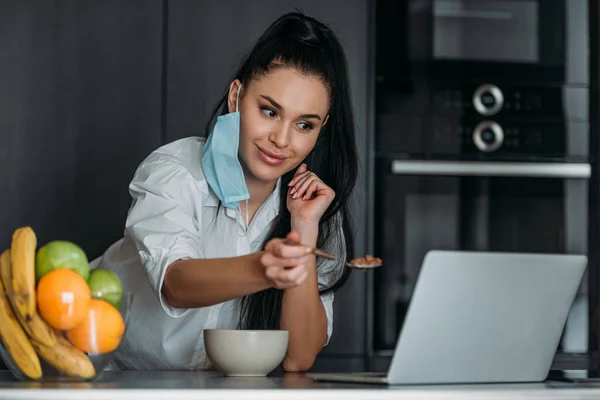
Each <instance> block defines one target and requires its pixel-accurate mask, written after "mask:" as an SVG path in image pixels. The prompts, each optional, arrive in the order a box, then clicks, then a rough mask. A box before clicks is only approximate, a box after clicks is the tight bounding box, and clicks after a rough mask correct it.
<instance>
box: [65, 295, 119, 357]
mask: <svg viewBox="0 0 600 400" xmlns="http://www.w3.org/2000/svg"><path fill="white" fill-rule="evenodd" d="M124 333H125V321H123V317H122V316H121V313H120V312H119V311H118V310H117V309H116V308H114V307H113V306H111V305H110V304H109V303H108V302H106V301H104V300H100V299H92V301H91V302H90V309H89V312H88V313H87V315H86V318H85V319H84V320H83V321H81V323H79V324H78V325H77V326H76V327H75V328H73V329H71V330H70V331H68V332H67V339H69V341H70V342H71V343H72V344H73V346H75V347H77V348H78V349H79V350H81V351H83V352H86V353H90V354H102V353H109V352H111V351H113V350H115V349H116V348H117V347H119V343H121V339H122V338H123V334H124Z"/></svg>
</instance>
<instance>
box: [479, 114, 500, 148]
mask: <svg viewBox="0 0 600 400" xmlns="http://www.w3.org/2000/svg"><path fill="white" fill-rule="evenodd" d="M503 142H504V130H503V129H502V127H501V126H500V125H498V124H497V123H496V122H494V121H482V122H480V123H479V124H477V126H476V127H475V129H474V130H473V143H475V147H477V148H478V149H479V150H481V151H485V152H492V151H496V150H498V148H500V146H502V143H503Z"/></svg>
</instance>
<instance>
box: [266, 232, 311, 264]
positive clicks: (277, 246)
mask: <svg viewBox="0 0 600 400" xmlns="http://www.w3.org/2000/svg"><path fill="white" fill-rule="evenodd" d="M265 251H266V252H267V253H270V254H272V255H273V256H275V257H277V258H287V259H291V258H299V257H302V256H306V255H307V254H310V253H312V249H311V248H310V247H308V246H304V245H301V244H299V243H298V241H297V240H294V237H293V236H292V237H290V236H289V235H288V238H287V239H286V240H283V239H273V240H271V241H270V242H269V243H268V244H267V246H265ZM287 266H289V267H292V266H293V265H287Z"/></svg>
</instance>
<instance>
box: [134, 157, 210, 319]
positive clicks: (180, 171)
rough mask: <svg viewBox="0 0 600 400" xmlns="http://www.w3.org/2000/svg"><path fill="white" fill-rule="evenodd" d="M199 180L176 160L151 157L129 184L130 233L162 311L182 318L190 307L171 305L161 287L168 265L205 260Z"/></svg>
mask: <svg viewBox="0 0 600 400" xmlns="http://www.w3.org/2000/svg"><path fill="white" fill-rule="evenodd" d="M193 184H195V180H194V179H193V177H192V176H191V174H190V173H189V171H188V170H187V169H186V168H184V167H183V166H182V165H181V164H179V163H178V162H177V161H176V160H173V161H171V160H165V159H157V158H156V157H154V158H153V157H152V156H150V157H149V158H148V159H147V160H146V161H144V162H143V163H142V164H141V165H140V167H139V168H138V170H137V171H136V173H135V175H134V178H133V180H132V181H131V183H130V185H129V192H130V194H131V197H132V199H133V201H132V205H131V207H130V210H129V213H128V216H127V222H126V227H125V230H126V234H127V235H129V236H130V237H131V238H132V239H133V242H134V243H135V245H136V247H137V250H138V255H139V257H140V260H141V262H142V264H143V266H144V268H145V269H146V274H147V276H148V280H149V281H150V285H151V286H152V288H153V290H154V293H155V294H156V296H157V297H158V299H159V301H160V304H161V306H162V308H163V310H164V311H165V312H166V313H167V314H168V315H169V316H171V317H173V318H178V317H182V316H183V315H184V314H186V313H187V312H188V311H189V309H180V308H174V307H171V306H170V305H169V304H168V303H167V302H166V300H165V298H164V296H163V295H162V292H161V288H162V284H163V281H164V278H165V272H166V270H167V267H168V266H169V264H171V263H172V262H174V261H177V260H179V259H190V258H204V254H203V253H202V250H201V248H200V245H199V237H198V228H197V226H198V221H197V219H196V218H195V216H194V212H193V207H192V205H193V204H194V201H196V202H197V201H198V200H199V199H193V198H192V193H193V191H191V190H189V189H190V187H191V186H190V185H193Z"/></svg>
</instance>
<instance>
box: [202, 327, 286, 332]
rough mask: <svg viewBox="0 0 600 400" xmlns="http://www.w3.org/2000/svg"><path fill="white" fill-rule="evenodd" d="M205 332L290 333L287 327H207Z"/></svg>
mask: <svg viewBox="0 0 600 400" xmlns="http://www.w3.org/2000/svg"><path fill="white" fill-rule="evenodd" d="M204 332H239V333H289V331H287V330H285V329H218V328H205V329H204Z"/></svg>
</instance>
